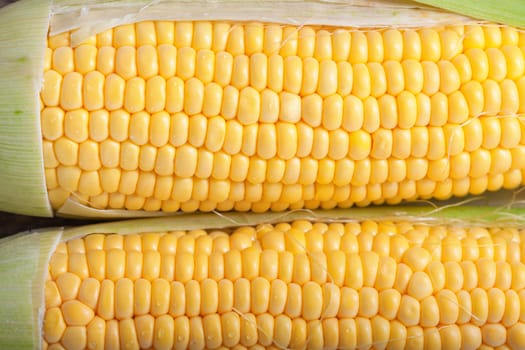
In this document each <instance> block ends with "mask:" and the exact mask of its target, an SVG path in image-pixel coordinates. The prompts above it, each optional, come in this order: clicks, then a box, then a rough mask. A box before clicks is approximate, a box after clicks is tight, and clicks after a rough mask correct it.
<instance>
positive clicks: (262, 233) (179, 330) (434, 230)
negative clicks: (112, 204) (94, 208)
mask: <svg viewBox="0 0 525 350" xmlns="http://www.w3.org/2000/svg"><path fill="white" fill-rule="evenodd" d="M403 210H405V211H406V212H403ZM403 210H402V211H399V210H397V211H394V210H385V209H379V210H365V211H363V212H360V211H359V210H352V211H324V212H310V213H304V212H303V213H301V212H296V213H290V214H287V215H284V216H283V215H282V214H278V215H265V216H250V215H248V216H246V215H242V214H229V215H228V216H222V217H219V216H216V215H190V216H188V217H187V218H184V217H178V218H166V219H164V220H158V219H157V220H142V221H134V222H129V223H113V224H100V225H93V226H89V227H85V228H75V229H70V230H66V231H64V232H63V233H62V234H61V233H60V232H59V231H58V230H55V231H54V232H45V233H36V234H33V235H28V234H26V236H24V235H21V236H19V237H14V238H13V239H11V240H10V241H9V240H8V241H6V240H2V241H0V243H1V245H0V249H3V248H7V247H10V251H11V252H13V254H17V253H15V252H20V251H22V250H23V249H25V250H26V252H27V253H26V254H25V255H24V257H23V258H22V259H24V261H26V264H27V265H26V267H25V268H26V269H27V270H31V268H30V265H32V264H34V265H36V268H35V271H37V272H35V275H34V277H33V281H34V282H33V287H31V286H28V287H27V288H33V291H32V294H31V293H30V294H29V295H32V296H33V297H32V298H33V299H32V300H33V301H32V302H30V303H29V304H33V305H34V306H35V307H36V308H38V309H39V310H41V311H40V312H39V313H38V314H40V315H41V318H40V317H35V321H34V322H35V324H37V325H38V326H36V327H37V328H36V331H37V333H36V334H35V336H36V337H37V338H36V343H35V344H36V347H38V344H40V343H41V342H42V344H43V347H44V349H45V348H47V349H84V348H89V349H98V348H106V349H110V348H131V349H139V348H155V349H171V348H192V349H197V348H199V349H200V348H208V349H214V348H219V347H223V348H239V349H243V348H254V349H260V348H276V349H277V348H281V349H282V348H305V347H307V348H312V349H313V348H320V349H321V348H323V349H335V348H346V349H371V348H374V349H410V350H414V349H447V350H448V349H489V348H501V349H521V348H523V346H525V333H524V332H525V323H524V322H525V319H524V314H523V310H524V309H523V307H524V305H525V304H524V302H525V301H524V300H525V299H524V297H525V294H524V292H525V289H524V288H525V265H524V260H523V253H522V252H523V251H524V248H523V247H524V243H523V240H522V237H523V230H521V229H520V228H519V226H517V225H510V226H508V223H503V222H502V223H501V224H499V225H495V224H494V223H492V224H489V223H488V222H487V221H484V220H483V219H481V220H480V219H478V220H473V219H470V221H469V220H468V219H467V220H465V221H461V220H459V217H458V219H454V216H455V215H457V214H461V211H458V212H457V214H452V215H451V214H450V211H448V210H449V209H445V210H444V211H443V212H442V213H441V214H439V213H438V215H436V216H434V217H432V216H424V215H423V216H421V214H423V213H424V211H421V210H420V209H419V211H418V209H416V210H415V211H412V212H411V211H410V209H407V208H405V209H403ZM464 211H471V213H472V214H471V215H472V217H473V218H474V217H476V216H478V215H479V216H481V215H483V213H484V211H483V210H478V209H476V208H472V207H470V208H465V209H462V212H464ZM403 213H404V214H403ZM409 213H412V214H411V215H410V214H409ZM452 213H454V211H452ZM476 213H477V214H476ZM488 213H489V212H486V214H488ZM504 213H505V214H507V215H508V214H511V213H512V212H511V211H508V212H504V211H502V212H500V215H502V214H503V216H501V217H500V219H501V218H504V217H505V214H504ZM392 214H393V215H394V216H391V215H392ZM407 214H408V216H407ZM489 216H491V215H490V214H489V215H487V218H488V217H489ZM496 216H497V215H496ZM364 217H368V218H370V219H362V218H364ZM375 217H383V219H381V220H377V221H376V220H374V219H372V218H375ZM396 217H397V218H396ZM440 217H441V218H440ZM293 218H295V219H293ZM311 218H315V220H314V221H312V220H311ZM390 219H393V220H394V221H390ZM451 219H452V220H451ZM288 220H291V221H288ZM245 221H246V222H251V223H252V224H243V222H245ZM479 221H481V222H485V223H486V224H480V223H479ZM271 222H275V223H273V224H272V223H271ZM476 222H478V223H476ZM257 223H258V224H257ZM232 225H233V226H234V227H233V228H228V226H232ZM486 225H491V226H486ZM500 225H501V226H500ZM197 227H200V229H198V228H197ZM204 227H210V228H209V229H206V230H204V229H202V228H204ZM27 239H30V240H31V242H35V241H40V242H42V243H43V242H46V241H54V243H53V244H50V245H46V244H45V243H44V244H41V245H40V247H38V248H37V249H36V250H33V246H34V244H27V245H28V246H30V247H31V249H29V250H28V249H27V246H26V247H23V246H21V245H20V244H22V243H23V242H24V240H26V241H27ZM35 252H36V253H37V255H36V256H35V255H34V253H35ZM39 255H41V256H42V257H43V258H42V259H40V263H38V262H37V261H33V260H32V259H38V258H37V257H38V256H39ZM7 256H9V254H7ZM15 256H16V255H15ZM3 259H4V260H3V261H4V263H8V264H10V263H11V259H9V258H7V257H6V256H4V257H3ZM18 259H20V258H18ZM30 261H32V263H28V262H30ZM38 271H40V272H38ZM1 273H2V275H3V276H6V277H7V278H9V280H11V279H14V280H16V282H12V285H13V287H15V286H18V285H20V286H22V285H25V283H26V281H24V280H20V278H21V276H27V275H28V274H27V273H22V274H20V275H19V276H17V275H13V274H12V272H10V270H9V269H7V270H2V271H1ZM26 278H27V277H26ZM44 278H45V283H42V282H39V281H42V280H43V279H44ZM44 291H45V297H43V294H44ZM0 293H3V294H2V295H3V296H4V298H5V297H6V294H7V295H10V291H8V290H5V291H2V290H0ZM25 293H26V292H25V291H24V293H23V294H24V295H25ZM40 298H42V299H40ZM24 303H25V304H24ZM13 304H15V305H26V304H28V302H27V301H24V300H23V298H22V299H17V300H16V301H15V302H13ZM9 307H11V306H10V305H9V304H7V305H4V306H3V307H2V308H0V315H2V313H3V311H2V309H3V308H5V309H6V310H7V309H9ZM35 315H37V314H36V313H35ZM2 322H9V320H8V319H7V318H6V319H4V318H3V317H0V324H4V323H2ZM27 322H28V323H29V324H31V321H30V320H29V319H28V320H27ZM40 327H41V328H40ZM20 329H25V328H23V327H20ZM4 331H5V328H4V327H2V330H0V332H4ZM40 332H41V333H40ZM4 333H5V332H4ZM31 335H32V333H31V332H30V331H29V332H28V333H23V332H19V337H20V339H26V338H27V337H28V336H29V337H30V336H31ZM11 337H12V335H9V336H6V334H4V336H3V338H2V339H4V341H5V340H7V339H10V338H11ZM0 344H3V345H5V346H7V345H8V344H9V343H2V340H1V339H0ZM10 348H11V347H10Z"/></svg>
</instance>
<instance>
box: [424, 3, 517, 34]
mask: <svg viewBox="0 0 525 350" xmlns="http://www.w3.org/2000/svg"><path fill="white" fill-rule="evenodd" d="M414 1H415V2H418V3H421V4H425V5H430V6H434V7H436V8H440V9H443V10H447V11H451V12H455V13H458V14H462V15H466V16H469V17H473V18H477V19H483V20H487V21H491V22H496V23H501V24H507V25H511V26H516V27H520V28H525V2H524V1H523V0H498V1H494V0H414Z"/></svg>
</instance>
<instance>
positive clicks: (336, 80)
mask: <svg viewBox="0 0 525 350" xmlns="http://www.w3.org/2000/svg"><path fill="white" fill-rule="evenodd" d="M325 5H326V4H325ZM174 6H175V5H174ZM305 6H307V5H305ZM326 6H328V8H329V6H330V5H326ZM329 9H330V8H329ZM348 9H350V10H351V9H352V7H349V8H348ZM62 16H63V17H64V16H65V15H64V14H62ZM58 17H60V16H59V15H58ZM455 20H456V22H455V23H454V24H442V23H439V24H436V25H434V26H423V27H421V26H420V27H416V28H414V27H400V26H397V27H395V28H392V27H389V28H384V27H381V26H378V25H376V26H375V27H373V26H371V28H370V26H369V27H367V28H362V27H355V26H354V27H352V23H347V24H346V25H341V26H334V25H332V26H326V25H322V24H320V23H313V24H312V25H301V26H298V25H290V24H283V23H277V22H273V23H271V22H268V23H266V22H265V23H261V22H238V21H220V20H214V21H203V20H194V21H191V20H190V21H188V20H175V21H173V20H169V21H168V20H154V21H138V20H137V21H130V23H127V24H122V25H116V26H109V28H108V29H106V30H102V31H98V32H97V34H93V35H87V36H86V35H84V36H82V35H81V34H82V30H83V28H82V27H80V28H76V27H72V28H69V29H68V28H65V29H63V28H62V29H63V30H62V29H61V30H54V31H53V26H51V29H52V32H51V33H50V34H49V35H48V37H47V40H46V48H45V53H44V55H43V62H42V64H43V72H44V73H43V85H42V86H41V90H40V113H39V114H40V120H39V122H40V128H41V140H39V142H40V144H41V147H42V156H43V164H42V167H43V169H44V170H43V174H42V176H43V178H44V180H43V181H44V182H45V187H46V188H45V190H44V192H45V194H44V195H45V196H46V201H47V200H48V202H49V203H50V206H51V207H52V209H53V210H55V211H57V210H58V211H59V210H60V209H61V208H63V207H64V205H65V204H66V205H67V204H70V202H76V203H77V204H79V206H87V207H91V208H93V209H95V210H93V211H94V212H97V209H100V210H101V211H100V213H103V212H104V210H106V209H107V210H108V211H107V212H111V210H116V211H117V212H118V213H121V210H122V209H125V210H128V211H131V212H132V213H133V214H135V215H138V214H137V212H136V211H142V212H144V211H145V212H152V213H154V214H159V213H160V212H175V211H185V212H192V211H196V210H201V211H210V210H220V211H228V210H232V209H234V210H238V211H247V210H252V211H258V212H262V211H267V210H273V211H282V210H286V209H297V208H309V209H313V208H318V207H321V208H325V209H326V208H334V207H350V206H353V205H356V204H357V205H360V206H365V205H368V204H370V203H375V204H379V203H384V202H386V203H389V204H395V203H400V202H402V201H410V200H415V199H448V198H450V197H453V196H455V197H462V196H465V195H468V194H481V193H484V192H486V191H496V190H499V189H514V188H517V187H518V186H520V185H521V184H522V183H523V181H524V180H523V179H524V177H523V176H522V172H523V169H524V168H525V165H524V164H525V163H524V162H523V159H525V158H524V156H523V155H524V154H525V148H524V144H525V141H523V140H525V137H524V136H523V134H524V133H523V132H522V129H523V126H522V123H521V121H520V118H521V117H520V113H523V111H524V110H525V97H524V96H525V76H524V72H525V60H524V56H523V51H522V48H523V47H525V46H524V45H525V44H524V43H525V35H523V33H521V31H520V30H519V29H517V28H514V27H509V26H501V25H497V24H479V23H472V21H470V22H469V23H465V20H464V19H463V20H462V21H460V20H458V19H457V18H456V17H455ZM57 21H58V20H57ZM51 24H53V18H52V22H51ZM301 24H302V23H301ZM307 24H308V23H307ZM405 25H406V24H405ZM133 214H132V215H133Z"/></svg>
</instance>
